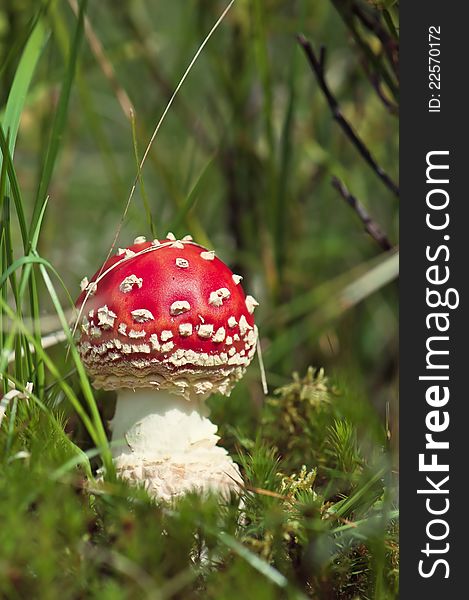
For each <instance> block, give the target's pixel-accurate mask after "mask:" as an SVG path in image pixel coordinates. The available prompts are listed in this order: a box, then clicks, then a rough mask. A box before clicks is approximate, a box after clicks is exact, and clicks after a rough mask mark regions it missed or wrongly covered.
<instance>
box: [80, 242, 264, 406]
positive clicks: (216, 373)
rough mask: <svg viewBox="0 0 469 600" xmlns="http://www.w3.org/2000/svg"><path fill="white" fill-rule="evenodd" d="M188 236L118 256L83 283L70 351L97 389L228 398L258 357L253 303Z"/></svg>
mask: <svg viewBox="0 0 469 600" xmlns="http://www.w3.org/2000/svg"><path fill="white" fill-rule="evenodd" d="M240 281H241V277H239V276H237V275H234V274H233V273H232V272H231V270H230V269H229V268H228V267H227V266H226V265H225V263H223V262H222V261H221V260H219V259H218V258H217V257H216V256H215V254H214V252H212V251H209V250H207V249H205V248H203V247H202V246H200V245H198V244H195V243H194V242H193V241H192V239H191V238H190V237H189V236H187V237H186V238H184V239H183V240H176V239H175V238H174V236H173V235H172V234H168V238H167V239H165V240H154V241H153V242H146V241H145V238H141V237H140V238H137V239H136V240H135V242H134V244H133V245H132V246H130V247H129V248H126V249H123V250H122V249H119V251H118V253H117V255H115V256H113V257H111V258H110V259H109V260H108V261H107V262H106V263H105V264H104V265H103V267H102V268H101V269H100V270H99V271H98V272H97V273H96V274H95V275H94V276H93V277H92V279H91V281H90V282H89V283H88V281H87V280H86V279H85V280H83V282H82V288H83V291H82V293H81V295H80V296H79V298H78V300H77V303H76V304H77V308H78V309H79V311H80V312H81V315H80V326H81V332H80V338H79V340H78V348H79V351H80V354H81V357H82V359H83V362H84V364H85V366H86V367H87V369H88V371H89V373H90V375H91V376H92V378H93V379H94V381H93V384H94V386H95V387H97V388H104V389H117V388H125V387H126V388H137V387H156V388H158V389H169V390H171V391H173V392H177V393H180V394H182V395H184V396H186V397H190V396H192V395H194V394H195V395H199V396H207V395H209V394H210V393H212V392H214V391H219V392H221V393H224V394H229V392H230V390H231V388H232V387H233V385H234V384H235V382H236V381H237V380H238V379H240V378H241V377H242V376H243V374H244V371H245V369H246V367H247V366H248V365H249V363H250V362H251V360H252V357H253V356H254V354H255V351H256V343H257V328H256V326H255V324H254V318H253V312H254V308H255V306H257V302H256V301H255V300H254V298H253V297H252V296H245V295H244V292H243V289H242V287H241V285H240Z"/></svg>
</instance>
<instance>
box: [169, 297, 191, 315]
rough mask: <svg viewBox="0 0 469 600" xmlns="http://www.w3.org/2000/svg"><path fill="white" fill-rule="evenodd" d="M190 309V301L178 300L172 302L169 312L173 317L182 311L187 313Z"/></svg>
mask: <svg viewBox="0 0 469 600" xmlns="http://www.w3.org/2000/svg"><path fill="white" fill-rule="evenodd" d="M190 309H191V305H190V304H189V302H187V300H176V302H173V303H172V304H171V306H170V308H169V312H170V313H171V315H172V316H173V317H175V316H176V315H182V313H185V312H187V311H188V310H190Z"/></svg>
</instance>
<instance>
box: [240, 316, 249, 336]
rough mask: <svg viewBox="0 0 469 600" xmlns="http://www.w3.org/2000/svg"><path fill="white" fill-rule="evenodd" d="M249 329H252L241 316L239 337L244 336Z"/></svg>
mask: <svg viewBox="0 0 469 600" xmlns="http://www.w3.org/2000/svg"><path fill="white" fill-rule="evenodd" d="M249 329H252V327H251V325H249V323H248V322H247V321H246V317H245V316H244V315H241V318H240V319H239V331H240V332H241V335H244V334H245V333H246V332H247V331H248V330H249Z"/></svg>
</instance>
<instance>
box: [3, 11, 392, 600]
mask: <svg viewBox="0 0 469 600" xmlns="http://www.w3.org/2000/svg"><path fill="white" fill-rule="evenodd" d="M199 4H200V5H198V6H194V5H193V4H192V3H177V2H174V3H152V2H149V1H147V0H141V1H140V0H139V1H138V2H128V3H115V2H111V1H110V0H104V1H103V2H99V3H94V2H93V3H92V2H90V3H88V2H86V0H84V1H81V2H77V3H75V2H72V1H70V2H67V1H65V0H56V1H52V2H49V1H47V0H46V1H44V2H42V1H41V2H37V1H36V0H21V2H9V3H7V7H4V6H3V5H2V6H1V7H0V65H2V66H1V67H0V80H1V85H0V123H1V127H0V161H1V162H0V265H1V273H0V378H1V379H0V385H1V389H0V515H1V522H0V596H2V597H6V598H8V599H10V598H12V599H16V598H18V599H20V598H21V599H22V598H29V597H40V598H57V597H61V598H62V597H65V598H79V597H87V598H88V597H89V598H99V599H100V600H101V599H103V598H104V599H112V600H114V599H117V598H147V597H148V598H155V599H160V598H161V599H166V598H168V599H169V598H184V599H191V598H194V599H195V598H204V599H209V600H210V599H212V598H213V600H223V599H225V598H226V599H232V598H238V597H243V598H256V599H257V598H259V599H263V598H265V599H266V600H267V599H269V600H270V599H274V598H279V599H284V598H292V599H304V598H313V599H321V600H322V599H323V598H324V599H325V600H326V599H327V600H329V599H332V598H338V599H344V600H348V599H350V600H352V599H353V600H356V599H357V598H360V599H363V600H368V599H370V600H371V599H373V600H387V599H388V598H389V599H391V598H395V597H396V596H397V586H398V524H397V519H398V513H397V510H396V508H395V501H396V496H395V487H394V486H395V483H394V481H393V475H392V473H393V469H395V463H396V457H395V449H394V448H393V444H394V439H393V438H391V440H389V439H388V437H387V432H386V431H385V427H384V419H385V414H386V410H385V409H386V407H387V406H388V405H389V404H391V409H392V406H393V402H394V398H395V384H396V378H397V370H396V356H397V342H396V339H397V335H396V323H397V312H396V299H397V290H396V287H395V286H393V285H388V284H389V283H390V282H391V281H392V280H393V279H394V278H395V276H396V272H397V257H396V256H395V255H383V256H377V250H378V249H377V248H376V247H375V246H374V245H373V242H372V240H370V239H369V238H368V237H367V236H365V235H363V234H362V232H361V230H360V225H359V224H357V220H356V215H354V214H353V213H352V212H351V211H350V210H349V208H348V207H347V206H346V205H343V204H342V200H341V199H340V198H338V197H337V193H336V191H335V190H334V189H333V188H332V186H331V185H330V179H331V176H332V175H337V176H339V177H341V178H342V179H344V181H345V183H346V184H347V186H348V187H349V188H350V190H352V191H353V193H354V194H356V195H357V196H358V197H360V200H361V201H362V202H363V203H364V204H365V205H366V206H367V208H369V209H370V211H372V212H373V214H374V216H375V217H376V218H377V219H378V221H379V222H380V224H381V225H382V226H383V228H384V229H385V230H386V231H387V232H388V233H389V237H390V239H392V240H396V238H397V206H396V203H395V201H394V199H393V198H392V195H391V194H390V192H389V191H388V190H386V189H383V187H382V186H381V183H380V181H379V180H378V178H376V176H375V173H373V172H372V171H371V170H370V169H369V167H368V166H367V165H364V164H363V162H362V161H361V160H360V157H359V156H358V155H357V152H356V149H355V148H354V147H353V146H352V145H351V144H350V143H349V140H347V139H346V138H345V137H344V135H343V132H341V131H340V130H339V129H338V128H337V127H336V124H335V123H334V121H333V119H332V116H331V114H330V111H329V107H328V106H327V103H326V102H325V100H324V97H323V96H322V95H321V92H320V90H319V89H318V86H317V83H316V81H315V80H314V78H313V77H312V74H311V73H310V70H309V68H308V65H307V63H306V62H305V61H304V56H303V55H302V54H301V52H300V49H299V48H297V47H296V43H295V36H294V34H296V33H297V32H299V31H302V32H303V33H304V34H305V35H306V36H307V37H308V38H309V39H311V41H312V43H313V45H314V46H315V47H316V48H317V47H319V45H320V44H322V43H325V44H327V46H328V60H327V64H326V68H327V77H328V81H329V83H330V85H331V88H332V89H333V91H334V93H335V94H337V97H338V99H339V100H340V105H341V108H342V110H343V112H344V114H345V115H346V116H347V118H348V119H349V120H350V122H351V123H353V124H354V126H355V127H356V128H357V131H359V133H360V136H361V138H362V139H363V140H364V141H365V142H366V144H367V145H369V146H370V147H371V148H372V150H373V155H374V156H375V158H376V160H377V161H378V162H379V163H380V165H382V166H383V168H384V169H385V171H386V172H388V173H390V174H391V175H392V176H393V177H395V171H396V164H395V163H396V161H395V156H396V154H397V148H398V138H397V127H396V121H395V116H396V114H397V113H396V106H397V100H398V80H397V78H396V64H397V58H398V15H397V11H396V3H395V2H392V1H379V2H371V1H369V2H365V1H363V0H353V1H352V2H350V1H349V0H347V1H342V0H334V1H333V2H330V1H329V0H321V1H320V2H315V3H311V2H306V1H303V0H299V1H295V2H290V3H284V2H281V1H280V0H269V2H267V3H264V2H261V1H257V0H256V1H254V2H245V1H242V0H239V1H237V2H235V4H234V6H233V8H232V10H231V11H230V13H229V15H228V16H227V17H226V18H225V20H224V21H223V23H222V24H221V26H220V28H219V29H218V30H217V31H216V33H215V34H214V36H213V38H212V39H211V40H210V42H209V43H208V44H207V46H206V47H205V48H204V51H203V53H202V54H201V56H200V58H199V59H198V61H197V63H196V64H195V66H194V68H193V70H192V71H191V73H190V75H189V77H188V79H187V81H186V82H185V83H184V86H183V87H182V88H181V92H180V94H179V96H178V98H177V99H176V101H175V103H174V105H173V106H172V109H171V111H170V113H169V114H168V118H167V119H166V121H165V122H164V124H163V127H162V128H161V131H160V132H159V134H158V137H157V140H156V142H155V145H154V146H153V149H152V150H151V151H150V153H149V155H148V160H147V162H146V164H145V167H144V169H143V171H144V173H143V174H142V173H138V169H137V167H136V162H138V160H139V159H141V157H142V156H143V152H144V149H145V148H146V145H147V142H148V139H149V138H150V136H151V134H152V132H153V129H154V126H155V123H156V121H157V119H158V117H159V115H161V113H162V112H163V110H164V107H165V105H166V102H167V101H168V99H169V98H170V96H171V94H172V92H173V90H174V88H175V87H176V85H177V82H178V81H179V78H180V76H181V74H182V73H183V72H184V69H185V68H186V66H187V64H188V62H189V60H190V58H191V57H192V56H193V55H194V52H195V50H196V48H198V47H199V45H200V43H201V42H202V40H203V39H204V37H205V35H206V34H207V32H208V31H209V29H210V28H211V27H212V25H213V23H214V21H215V20H216V18H218V16H219V14H220V11H221V10H222V4H221V3H220V2H218V0H204V1H203V2H201V3H199ZM75 5H76V8H77V11H76V14H75V12H74V11H73V10H71V7H73V6H75ZM358 14H361V15H362V17H363V18H362V19H361V20H360V19H359V18H358V17H357V15H358ZM85 17H87V18H88V19H89V24H88V27H86V26H85V20H84V19H85ZM370 24H371V25H370ZM376 25H379V27H375V26H376ZM90 28H91V29H90ZM90 31H91V33H90ZM99 48H101V51H100V50H99ZM351 49H352V51H351ZM362 66H364V67H365V68H364V69H362ZM131 107H132V109H133V112H132V113H130V108H131ZM137 174H138V175H139V176H140V177H139V179H140V181H139V185H138V186H137V189H136V194H135V198H134V200H133V202H132V203H131V204H130V205H129V210H128V213H127V215H126V218H125V219H123V227H122V231H121V235H120V242H121V245H124V244H126V243H127V242H128V241H129V239H130V240H131V239H133V238H134V237H135V236H136V235H137V234H140V233H145V232H146V233H147V234H148V235H152V236H156V235H157V234H158V235H162V234H163V233H166V231H167V230H168V229H171V230H173V231H174V232H175V233H176V235H178V236H180V235H184V234H186V233H188V232H190V233H191V234H192V235H193V236H194V237H195V238H196V239H197V241H199V242H201V243H203V244H205V245H208V246H210V247H212V246H213V247H215V248H216V249H217V253H219V255H220V256H221V257H222V258H224V259H225V260H226V261H227V262H228V263H229V264H230V265H231V266H232V267H233V269H234V271H235V272H238V273H240V274H242V275H243V276H244V283H245V284H246V289H247V290H248V291H249V292H251V291H253V293H254V295H255V296H256V297H258V299H259V300H260V304H261V305H260V307H259V309H258V311H256V320H257V323H258V324H259V328H260V333H261V341H262V347H263V354H264V362H265V365H266V376H267V382H268V384H269V386H270V387H271V389H273V388H275V387H277V389H276V390H275V391H274V392H273V393H272V394H269V395H267V396H266V397H264V395H263V394H262V388H261V385H260V382H259V375H258V372H257V370H256V365H255V364H254V365H253V366H252V367H251V368H250V370H249V372H248V373H247V375H246V377H245V379H244V380H243V382H242V383H240V384H239V385H238V386H237V388H236V389H235V390H234V391H233V393H232V396H231V397H230V398H229V399H227V398H222V397H215V398H212V399H210V405H211V409H212V413H213V420H214V422H216V423H219V424H220V431H221V435H222V440H221V443H222V444H223V445H224V446H225V447H226V448H227V449H228V450H229V451H230V452H231V454H232V455H233V456H235V457H236V460H237V461H238V463H239V464H240V466H241V469H242V473H243V479H244V481H245V483H246V487H245V489H244V490H243V492H242V498H241V502H239V498H232V501H231V502H230V503H228V504H227V505H221V504H220V502H219V500H218V499H216V498H210V497H208V498H203V497H199V496H197V495H195V494H193V495H188V496H187V497H185V498H183V499H180V500H179V501H177V502H175V503H174V504H173V505H171V506H169V505H164V506H163V505H158V504H156V503H155V502H154V501H153V500H151V499H150V498H149V497H148V496H147V494H146V492H145V490H143V489H137V488H130V487H128V486H127V485H126V484H125V483H123V482H121V481H116V480H115V478H114V474H113V467H112V462H111V455H110V450H109V444H108V441H107V436H106V424H105V423H106V420H107V419H109V418H110V417H111V416H112V401H111V398H110V395H109V394H101V393H99V394H95V393H94V392H93V390H92V388H91V385H90V382H89V381H88V378H87V375H86V373H85V371H84V368H83V365H82V363H81V361H80V358H79V356H78V353H77V350H76V348H75V346H74V344H73V340H72V336H71V334H70V331H69V321H70V320H71V317H72V315H73V311H72V305H73V300H72V298H73V297H75V296H76V295H77V293H78V282H79V281H80V279H81V278H82V277H83V275H85V274H88V275H89V274H90V272H92V271H93V270H94V269H95V268H96V267H97V266H98V264H101V263H102V261H103V260H104V258H105V256H106V255H107V252H108V251H109V246H110V244H111V243H112V241H113V239H114V236H115V232H116V229H117V227H118V225H119V223H120V221H121V219H122V215H123V211H124V206H125V202H126V199H127V197H128V193H129V189H130V187H131V185H132V182H133V181H135V177H136V175H137ZM143 175H144V177H145V184H143ZM370 199H372V200H373V201H371V200H370ZM69 289H70V290H71V291H70V292H69ZM310 364H318V365H323V366H324V367H325V371H326V372H327V373H328V374H330V378H331V379H330V380H329V379H328V378H327V377H326V376H325V374H324V373H325V371H324V369H323V368H321V369H313V368H309V369H308V365H310ZM293 370H297V371H299V372H301V373H303V372H304V373H305V375H304V376H300V375H298V374H295V375H294V376H293V379H291V378H290V373H291V372H292V371H293ZM31 390H32V391H31ZM392 419H393V413H392V410H391V423H390V426H391V430H394V429H395V423H394V422H393V421H392ZM388 425H389V424H388V423H386V427H387V426H388ZM103 467H104V470H103ZM103 473H104V478H103Z"/></svg>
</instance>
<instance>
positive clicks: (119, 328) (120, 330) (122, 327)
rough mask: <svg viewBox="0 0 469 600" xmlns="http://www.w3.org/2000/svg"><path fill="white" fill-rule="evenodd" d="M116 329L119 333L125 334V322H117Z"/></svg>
mask: <svg viewBox="0 0 469 600" xmlns="http://www.w3.org/2000/svg"><path fill="white" fill-rule="evenodd" d="M117 331H118V332H119V333H120V334H121V335H127V325H126V324H125V323H119V327H118V328H117Z"/></svg>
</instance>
